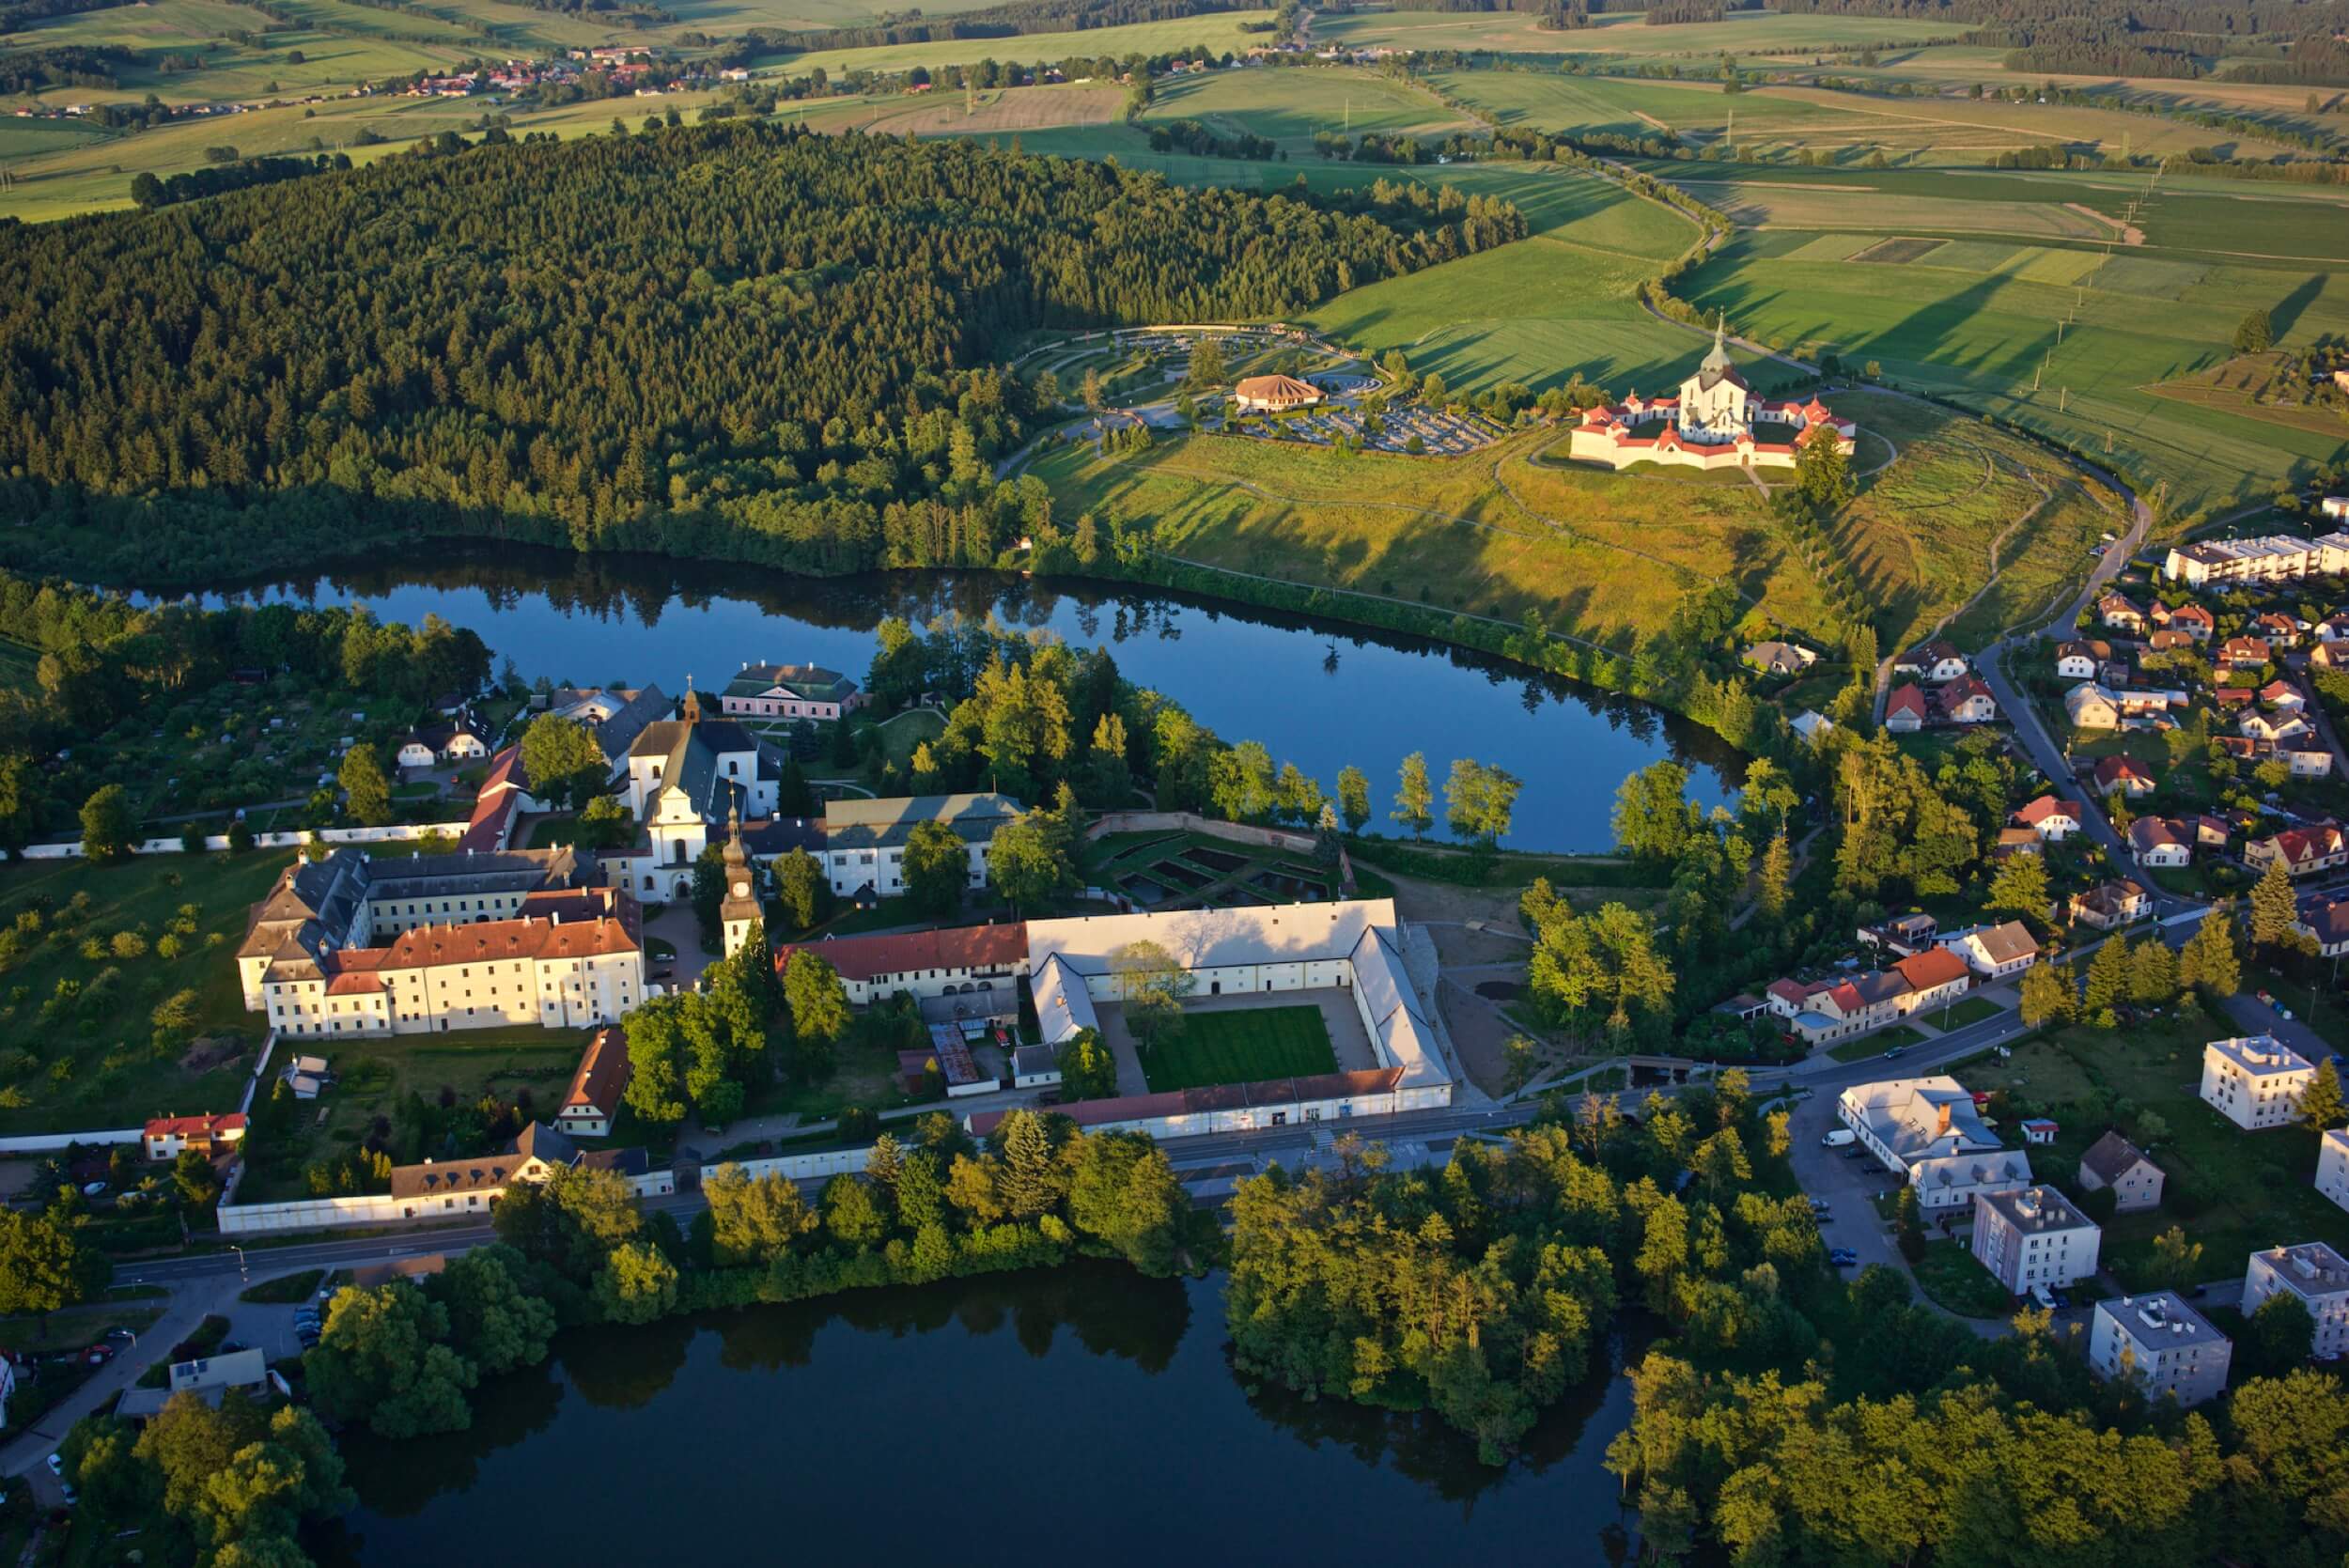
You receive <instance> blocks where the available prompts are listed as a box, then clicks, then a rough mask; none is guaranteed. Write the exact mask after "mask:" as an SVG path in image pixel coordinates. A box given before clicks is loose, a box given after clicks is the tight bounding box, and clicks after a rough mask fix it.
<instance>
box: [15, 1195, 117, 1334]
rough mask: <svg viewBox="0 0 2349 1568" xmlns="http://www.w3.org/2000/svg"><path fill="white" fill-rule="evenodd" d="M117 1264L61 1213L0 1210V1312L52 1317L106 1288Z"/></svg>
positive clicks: (52, 1211) (72, 1221)
mask: <svg viewBox="0 0 2349 1568" xmlns="http://www.w3.org/2000/svg"><path fill="white" fill-rule="evenodd" d="M113 1275H114V1265H113V1264H112V1263H110V1262H108V1261H107V1258H106V1254H105V1253H103V1252H101V1251H100V1250H98V1248H97V1246H96V1245H95V1244H94V1243H92V1242H91V1241H90V1240H89V1239H88V1237H87V1235H86V1233H85V1232H84V1230H83V1228H82V1227H81V1226H80V1225H78V1224H77V1223H75V1222H74V1220H72V1219H70V1218H69V1217H68V1216H67V1215H65V1214H64V1213H63V1212H61V1211H59V1210H56V1209H52V1210H50V1211H49V1212H47V1213H45V1214H26V1213H24V1212H23V1211H22V1210H18V1209H0V1312H55V1311H56V1310H57V1309H58V1308H60V1307H70V1306H72V1305H73V1304H74V1303H76V1302H78V1301H86V1300H89V1299H90V1298H91V1297H92V1296H96V1295H97V1294H98V1293H99V1292H100V1291H102V1290H104V1289H105V1288H106V1281H108V1280H109V1279H111V1278H113Z"/></svg>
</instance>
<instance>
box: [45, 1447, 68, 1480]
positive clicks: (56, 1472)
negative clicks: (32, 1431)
mask: <svg viewBox="0 0 2349 1568" xmlns="http://www.w3.org/2000/svg"><path fill="white" fill-rule="evenodd" d="M49 1473H50V1474H51V1475H53V1476H55V1477H56V1478H57V1479H58V1480H60V1481H62V1480H64V1479H65V1455H64V1454H62V1453H52V1454H51V1455H50V1456H49Z"/></svg>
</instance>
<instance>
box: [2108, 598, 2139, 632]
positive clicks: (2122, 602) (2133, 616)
mask: <svg viewBox="0 0 2349 1568" xmlns="http://www.w3.org/2000/svg"><path fill="white" fill-rule="evenodd" d="M2096 619H2097V622H2098V624H2099V625H2101V626H2103V627H2104V629H2106V630H2108V631H2125V632H2127V633H2128V634H2129V635H2130V636H2132V637H2134V636H2136V635H2137V634H2138V633H2139V632H2141V631H2143V630H2144V629H2145V612H2144V611H2142V610H2139V608H2138V607H2137V605H2136V604H2135V603H2134V602H2133V601H2132V600H2131V599H2130V598H2129V597H2128V596H2127V595H2125V594H2107V595H2106V596H2105V597H2104V598H2100V599H2098V600H2097V601H2096Z"/></svg>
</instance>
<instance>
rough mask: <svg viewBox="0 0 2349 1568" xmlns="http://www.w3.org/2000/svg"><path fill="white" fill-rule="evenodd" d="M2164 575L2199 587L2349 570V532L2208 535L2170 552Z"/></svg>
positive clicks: (2321, 575)
mask: <svg viewBox="0 0 2349 1568" xmlns="http://www.w3.org/2000/svg"><path fill="white" fill-rule="evenodd" d="M2161 569H2162V574H2163V575H2164V576H2166V577H2168V578H2169V579H2170V581H2171V582H2184V583H2186V585H2187V586H2188V587H2193V588H2199V587H2201V586H2202V585H2203V584H2204V583H2206V582H2291V581H2293V580H2294V579H2295V578H2302V577H2331V576H2337V575H2339V574H2340V573H2341V572H2345V571H2349V535H2345V534H2326V535H2323V536H2319V537H2317V538H2313V539H2295V538H2294V537H2293V536H2291V535H2289V534H2271V535H2266V536H2262V537H2259V538H2253V539H2203V540H2201V541H2200V542H2198V543H2195V544H2190V545H2182V546H2178V547H2176V548H2173V549H2172V550H2171V551H2170V555H2169V558H2168V559H2167V560H2165V561H2164V562H2163V563H2162V568H2161Z"/></svg>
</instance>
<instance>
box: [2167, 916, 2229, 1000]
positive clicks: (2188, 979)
mask: <svg viewBox="0 0 2349 1568" xmlns="http://www.w3.org/2000/svg"><path fill="white" fill-rule="evenodd" d="M2178 984H2179V985H2181V986H2200V987H2201V989H2203V990H2206V991H2208V992H2209V993H2210V994H2211V995H2213V996H2215V997H2231V996H2232V995H2234V994H2235V992H2236V991H2237V990H2239V989H2240V988H2241V987H2242V985H2243V961H2242V959H2241V957H2240V956H2239V955H2237V954H2236V952H2235V946H2234V908H2233V900H2232V899H2226V898H2222V899H2220V900H2219V901H2218V902H2217V903H2216V904H2214V905H2212V906H2211V908H2210V912H2209V913H2208V914H2206V915H2204V916H2203V917H2202V924H2200V925H2198V926H2196V927H2195V928H2194V935H2193V936H2192V937H2190V938H2188V939H2186V946H2185V947H2184V948H2183V949H2181V950H2180V951H2179V954H2178Z"/></svg>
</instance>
